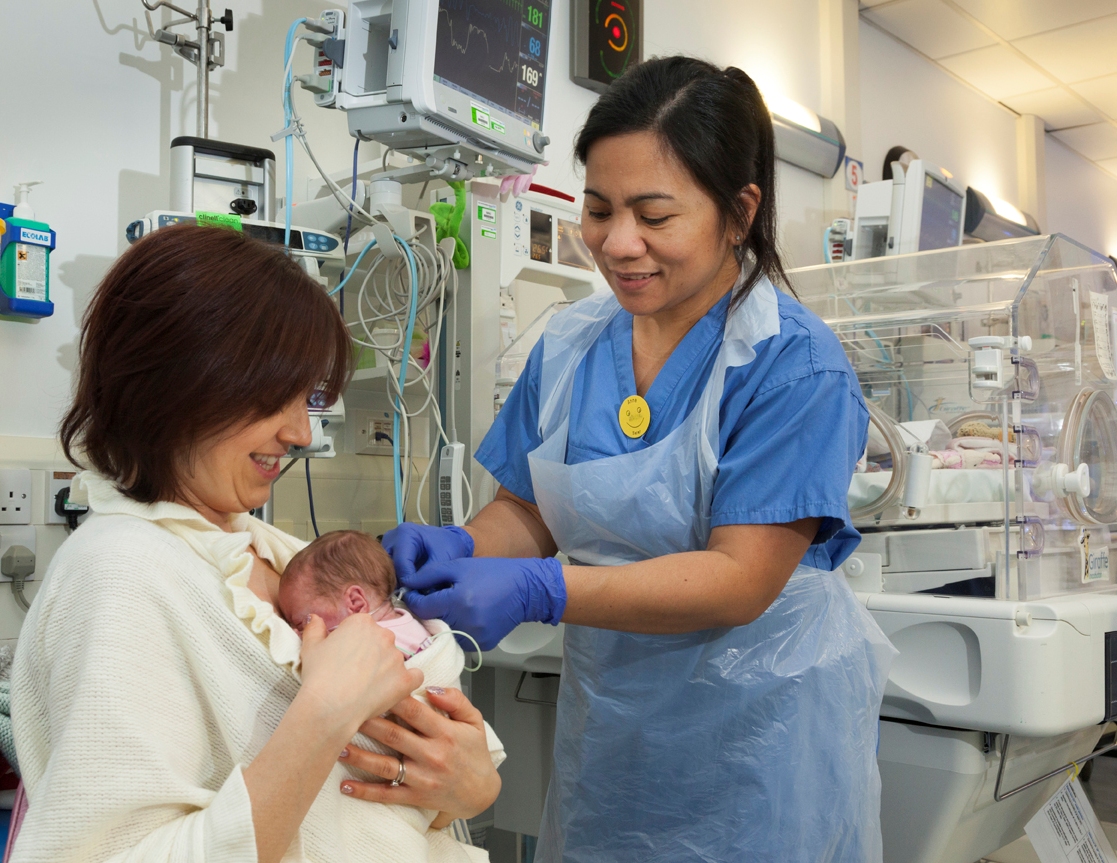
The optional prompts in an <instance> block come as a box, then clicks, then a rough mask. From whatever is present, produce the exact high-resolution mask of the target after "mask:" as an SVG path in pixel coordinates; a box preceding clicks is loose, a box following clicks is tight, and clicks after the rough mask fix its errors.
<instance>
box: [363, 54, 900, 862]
mask: <svg viewBox="0 0 1117 863" xmlns="http://www.w3.org/2000/svg"><path fill="white" fill-rule="evenodd" d="M575 155H576V156H577V158H578V160H579V161H580V162H581V163H583V164H584V165H585V206H584V210H583V218H582V231H583V237H584V239H585V241H586V244H587V245H588V246H589V248H590V250H591V251H592V253H593V256H594V260H595V261H596V262H597V265H598V266H599V267H600V268H601V271H602V273H603V274H604V276H605V278H606V279H607V280H608V283H609V286H610V287H611V288H612V293H610V294H605V295H595V296H592V297H590V298H588V299H585V300H582V301H581V302H578V303H576V304H574V305H573V306H572V307H570V308H568V309H566V310H565V311H563V312H560V313H559V314H557V315H555V316H554V318H552V320H551V321H550V323H549V324H548V326H547V329H546V332H545V335H544V336H543V339H542V340H541V342H540V343H539V344H538V345H537V346H536V348H535V350H534V351H533V352H532V354H531V357H530V359H529V361H528V364H527V367H526V369H525V371H524V373H523V375H522V376H521V378H520V380H519V382H518V383H517V385H516V387H515V389H514V390H513V392H512V394H511V395H510V397H509V398H508V401H507V403H506V405H505V407H504V409H503V410H502V411H501V412H500V414H499V416H498V417H497V420H496V422H495V423H494V425H493V427H492V429H491V430H490V432H489V434H488V435H487V436H486V438H485V440H484V442H483V443H482V444H481V447H480V449H479V450H478V451H477V454H476V457H477V460H478V461H479V462H480V463H481V464H482V465H484V466H485V467H486V468H487V469H488V470H489V471H490V472H491V473H492V474H493V476H494V477H495V478H496V479H497V480H498V481H499V483H500V485H501V488H500V490H499V492H498V493H497V496H496V499H495V500H494V501H493V502H492V503H490V504H489V505H488V506H486V507H485V508H484V509H483V510H482V511H481V512H480V513H479V514H478V515H477V517H476V518H475V519H474V520H473V521H472V522H471V523H470V524H469V525H468V526H467V527H466V528H464V529H462V528H430V527H419V526H416V525H402V526H401V527H399V528H397V529H396V530H394V531H392V532H391V533H389V534H388V535H387V536H386V537H385V543H384V544H385V546H387V547H388V548H389V550H390V551H391V553H392V555H393V557H394V559H395V563H396V566H397V568H398V575H399V579H400V581H401V582H402V584H403V585H405V586H406V587H407V588H408V589H409V592H408V594H407V596H406V600H407V602H408V604H409V605H410V606H411V607H412V609H414V611H415V612H416V613H417V614H419V615H420V616H421V617H428V618H430V617H438V618H442V619H444V620H445V621H446V622H447V623H449V624H450V625H451V626H453V627H454V628H455V629H462V630H465V631H467V632H470V633H471V634H473V635H474V637H476V638H477V640H478V641H479V642H480V644H481V646H482V647H483V648H486V649H487V648H491V647H493V646H494V645H495V644H496V643H497V642H498V641H499V640H500V639H501V638H503V637H504V636H505V635H506V634H507V633H508V632H509V631H511V629H512V628H513V627H514V626H516V625H517V624H519V623H522V622H525V621H541V622H545V623H552V624H557V623H558V622H559V621H563V622H565V623H566V624H567V628H566V639H565V649H564V657H563V669H562V681H561V686H560V695H559V702H558V715H557V726H556V732H555V751H554V757H555V762H554V771H553V775H552V779H551V785H550V789H549V792H548V796H547V804H546V809H545V814H544V818H543V824H542V826H541V830H540V837H539V851H538V856H537V858H536V859H538V860H542V861H548V863H550V861H560V860H562V861H601V860H609V861H640V863H649V861H679V860H703V861H742V860H748V861H750V863H755V861H781V863H788V861H802V863H820V861H857V863H862V861H879V860H880V859H881V839H880V824H879V812H880V780H879V776H878V773H877V766H876V758H875V753H876V745H877V720H878V713H879V709H880V702H881V696H882V692H883V687H884V682H885V679H886V676H887V669H888V664H889V662H890V660H891V656H892V653H893V651H892V649H891V647H890V645H889V644H888V642H887V641H886V639H885V638H884V636H883V635H882V634H881V632H880V631H879V629H877V627H876V625H875V624H874V623H873V621H872V619H871V617H870V616H869V615H868V613H867V612H866V611H865V609H864V608H863V607H862V606H861V605H860V604H859V603H858V602H857V601H856V598H855V597H854V595H853V593H852V592H851V590H850V588H849V587H848V585H847V584H846V583H845V580H844V578H843V577H842V575H841V573H840V572H835V570H836V569H837V567H838V566H839V565H840V564H841V562H842V561H843V560H845V559H846V557H847V556H848V555H849V554H850V552H852V551H853V549H854V548H855V547H856V546H857V543H858V539H859V537H858V534H857V532H856V531H855V530H854V529H853V527H852V526H851V525H850V517H849V511H848V508H847V504H846V492H847V489H848V486H849V481H850V477H851V475H852V473H853V471H854V466H855V463H856V461H857V459H858V457H859V456H860V454H861V453H862V451H863V450H864V448H865V441H866V432H867V413H866V409H865V405H864V402H863V401H862V398H861V393H860V389H859V386H858V382H857V379H856V377H855V376H854V374H853V371H852V369H851V368H850V366H849V363H848V361H847V360H846V357H845V354H844V352H843V350H842V347H841V345H840V344H839V342H838V340H837V338H836V337H835V336H834V335H833V333H832V332H831V331H830V330H829V329H828V328H827V327H826V326H825V325H824V324H823V323H822V321H821V320H819V319H818V318H817V317H815V316H814V315H813V314H812V313H810V312H809V311H807V310H806V309H804V308H803V306H801V305H800V304H799V303H798V302H797V301H796V300H795V299H794V298H793V297H792V296H790V295H789V294H788V293H785V292H783V291H780V290H778V289H777V288H776V287H775V286H774V283H781V282H782V283H784V284H786V277H785V276H784V272H783V268H782V265H781V263H780V258H779V254H778V252H777V249H776V242H775V233H776V208H775V203H776V198H775V152H774V144H773V135H772V125H771V120H770V117H769V114H768V111H767V109H766V108H765V105H764V102H763V99H762V98H761V96H760V93H759V92H758V90H757V88H756V85H755V84H754V83H753V81H752V80H751V79H750V78H749V77H748V76H747V75H745V74H744V73H743V72H741V71H740V70H738V69H734V68H729V69H724V70H723V69H718V68H716V67H714V66H712V65H710V64H708V63H705V62H702V61H699V60H696V59H692V58H687V57H667V58H661V59H656V60H652V61H649V62H647V63H644V64H642V65H640V66H637V67H635V68H634V69H632V70H631V71H630V72H628V73H627V74H626V75H625V76H624V77H623V78H621V79H619V80H617V81H616V82H615V83H614V84H613V85H612V86H611V87H610V88H609V90H608V91H606V93H605V94H604V95H603V96H602V97H601V99H600V100H599V101H598V102H597V104H596V105H595V106H594V108H593V109H592V110H591V112H590V114H589V118H588V120H587V121H586V124H585V127H584V128H583V129H582V130H581V132H580V133H579V135H578V139H577V142H576V145H575ZM558 551H561V552H564V553H565V554H566V555H567V557H568V558H569V561H570V563H569V564H568V565H563V564H561V563H560V562H559V561H558V560H557V559H556V558H555V557H553V555H554V554H555V553H556V552H558Z"/></svg>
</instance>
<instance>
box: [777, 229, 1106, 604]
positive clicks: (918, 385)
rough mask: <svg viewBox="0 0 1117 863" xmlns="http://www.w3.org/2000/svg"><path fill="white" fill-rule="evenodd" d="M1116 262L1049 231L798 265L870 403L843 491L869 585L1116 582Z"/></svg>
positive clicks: (1070, 587) (1011, 589)
mask: <svg viewBox="0 0 1117 863" xmlns="http://www.w3.org/2000/svg"><path fill="white" fill-rule="evenodd" d="M1114 275H1115V274H1114V269H1113V265H1112V263H1111V262H1110V261H1109V260H1108V259H1107V258H1105V257H1102V256H1100V255H1098V254H1096V253H1094V252H1091V251H1089V250H1088V249H1085V248H1083V247H1082V246H1079V245H1077V244H1076V243H1074V242H1072V241H1070V240H1068V239H1066V238H1065V237H1061V236H1057V235H1056V236H1052V237H1034V238H1027V239H1021V240H1014V241H1008V242H1002V243H988V244H981V245H972V246H964V247H960V248H957V249H948V250H943V251H937V252H930V253H924V254H916V255H908V256H903V257H898V258H893V259H880V258H878V259H871V260H867V261H854V262H850V263H848V264H840V265H833V266H828V267H816V268H809V269H805V270H799V271H797V272H796V273H795V274H794V276H793V284H794V286H795V289H796V291H797V292H798V293H799V296H800V298H801V299H802V301H803V302H804V303H805V304H806V305H807V306H808V307H809V308H811V309H812V310H813V311H815V312H816V313H817V314H819V315H820V316H821V317H822V318H823V319H824V320H825V321H826V322H827V323H828V324H829V325H830V326H831V327H832V328H833V330H834V331H835V333H837V335H838V337H839V338H840V339H841V341H842V343H843V344H844V346H845V348H846V351H847V354H848V356H849V359H850V362H851V363H852V365H853V367H854V369H855V371H856V372H857V376H858V379H859V380H860V382H861V388H862V392H863V394H864V396H865V400H866V402H867V403H868V406H869V410H870V418H871V433H870V439H869V447H868V450H867V452H866V457H865V459H864V460H863V461H862V464H861V465H860V466H859V472H858V473H857V474H856V475H855V476H854V478H853V482H852V484H851V486H850V492H849V503H850V511H851V513H852V514H853V516H854V521H855V523H856V525H857V527H858V529H859V530H861V531H862V533H864V534H865V540H864V542H863V544H862V547H861V552H862V553H863V554H862V559H863V561H864V562H866V563H869V561H867V560H865V557H864V553H865V552H869V553H876V554H878V555H880V556H881V561H882V572H881V576H882V579H881V583H880V585H879V586H875V585H874V586H870V589H875V590H876V591H879V592H885V593H915V592H924V591H929V590H936V591H938V592H941V593H947V594H960V593H961V594H966V595H978V596H995V597H996V598H998V599H1020V600H1033V599H1041V598H1044V597H1051V596H1057V595H1061V594H1067V593H1074V592H1079V593H1081V592H1095V591H1099V590H1107V589H1111V588H1113V587H1114V584H1115V578H1117V571H1114V570H1111V568H1110V565H1109V556H1110V547H1111V544H1112V538H1111V535H1110V525H1111V524H1112V523H1114V522H1117V409H1115V408H1114V393H1115V392H1117V371H1115V368H1114V347H1113V336H1114V325H1113V324H1111V318H1112V316H1113V314H1114V312H1115V311H1117V301H1115V300H1112V299H1111V297H1112V295H1113V294H1114V292H1115V291H1117V281H1115V278H1114ZM959 528H962V529H959ZM889 533H895V534H897V537H896V538H889V539H888V540H883V539H882V538H881V537H882V536H884V535H887V534H889ZM855 569H856V567H855ZM871 569H872V567H871V566H867V567H866V574H867V573H868V572H869V571H870V570H871ZM851 574H853V573H851ZM857 577H858V578H859V579H860V585H861V586H869V585H868V582H869V581H871V580H872V576H868V578H867V579H866V575H863V574H861V573H858V576H857Z"/></svg>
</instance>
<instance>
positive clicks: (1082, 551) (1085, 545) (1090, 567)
mask: <svg viewBox="0 0 1117 863" xmlns="http://www.w3.org/2000/svg"><path fill="white" fill-rule="evenodd" d="M1078 564H1079V572H1081V573H1082V583H1083V584H1089V583H1090V582H1093V581H1109V543H1107V542H1106V538H1105V537H1104V536H1103V535H1102V534H1100V533H1094V532H1091V531H1088V530H1083V531H1082V532H1081V533H1080V534H1079V536H1078Z"/></svg>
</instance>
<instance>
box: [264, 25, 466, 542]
mask: <svg viewBox="0 0 1117 863" xmlns="http://www.w3.org/2000/svg"><path fill="white" fill-rule="evenodd" d="M309 38H310V37H308V36H306V35H303V36H300V37H298V39H297V40H296V43H297V42H298V41H308V40H309ZM294 54H295V52H294V49H293V48H292V51H291V56H290V57H289V58H288V62H287V66H286V69H285V70H284V89H285V91H286V95H287V100H288V104H289V105H290V109H291V134H292V135H293V136H294V137H295V139H296V140H298V142H299V144H300V146H301V147H302V148H303V150H304V151H305V152H306V154H307V156H308V157H309V158H310V161H311V163H312V164H313V165H314V167H315V170H317V172H318V174H319V176H320V177H321V178H322V180H323V182H324V183H325V184H326V187H327V188H328V189H329V190H330V193H331V194H332V195H333V197H334V199H335V200H336V201H337V202H338V203H339V204H340V205H341V207H342V208H343V209H345V210H349V211H351V212H352V213H353V214H354V216H356V217H360V218H361V219H363V220H364V221H366V222H368V223H372V222H374V221H375V217H374V216H373V215H372V214H371V213H370V212H369V211H367V210H365V209H364V208H363V207H362V206H361V205H360V204H358V203H357V201H355V200H354V199H353V198H352V197H351V196H350V195H349V194H348V193H347V192H346V191H345V190H344V189H342V188H341V187H340V186H339V185H338V184H337V183H336V182H335V181H334V180H333V179H332V178H331V177H330V176H329V175H328V174H327V173H326V171H325V170H324V169H323V168H322V166H321V164H320V163H319V162H318V159H317V157H316V156H315V155H314V151H313V149H312V148H311V146H310V142H309V141H308V140H307V137H306V130H305V128H304V127H303V124H302V118H301V116H300V115H299V113H298V110H297V109H296V108H295V101H294V83H295V80H294V77H293V76H291V71H292V67H293V63H294ZM289 76H290V77H289ZM391 152H393V151H392V150H391V149H390V148H389V149H387V150H385V153H384V157H383V165H382V167H383V166H386V163H387V159H388V157H389V156H390V154H391ZM424 230H429V227H428V226H427V225H425V224H424V225H421V226H420V228H419V230H417V231H416V233H415V235H414V236H412V237H408V238H407V244H408V246H410V247H411V251H412V254H413V256H414V260H415V271H416V276H415V281H414V283H412V281H411V273H410V270H409V268H408V267H407V266H406V265H405V262H404V261H402V260H401V261H397V262H396V265H395V270H394V272H386V273H385V275H384V278H383V279H382V280H380V281H381V282H382V285H378V284H377V282H378V279H377V274H378V273H379V271H380V268H381V266H382V265H385V264H386V262H387V261H388V258H387V257H386V256H385V255H384V254H383V250H380V254H379V255H377V257H376V258H375V260H374V261H373V262H372V263H371V264H370V265H369V267H368V269H367V270H366V272H365V276H364V279H363V281H362V283H361V288H360V290H359V292H358V295H357V318H358V320H357V321H356V322H347V324H346V326H347V327H348V328H349V329H350V330H352V329H353V328H355V327H356V326H357V325H359V326H360V327H361V329H362V330H363V331H364V335H365V337H366V339H367V341H366V340H365V339H361V338H358V337H357V336H356V335H354V334H352V333H351V334H350V338H352V340H353V342H354V343H355V344H357V345H358V346H360V347H362V348H364V349H371V350H375V351H376V352H378V353H380V354H381V355H382V356H384V358H385V360H386V361H387V368H386V370H385V371H386V375H385V381H386V387H385V390H386V394H387V395H388V397H389V399H390V400H392V402H393V404H395V400H394V397H395V396H398V398H399V402H398V404H399V413H400V437H401V438H402V441H400V442H399V452H400V464H399V465H396V466H395V468H394V469H396V470H399V471H400V473H401V475H402V476H401V483H402V485H403V489H404V491H403V494H402V497H403V501H404V506H405V507H406V504H407V501H408V500H409V497H410V491H411V484H412V474H413V472H414V468H415V465H414V457H413V455H412V440H411V422H410V421H411V420H412V419H413V418H415V417H416V416H420V415H421V414H423V413H424V412H425V411H427V410H429V411H430V412H431V418H432V419H433V420H434V421H435V428H436V432H437V435H436V438H435V441H436V444H435V446H434V447H433V449H432V451H430V452H428V453H427V467H426V469H425V470H424V471H423V473H422V476H421V478H420V481H419V485H418V487H417V490H416V491H417V494H418V498H417V500H416V508H417V510H418V512H419V516H420V520H421V521H423V522H424V523H426V522H425V519H423V517H422V499H421V496H422V492H423V489H424V488H425V486H426V481H427V479H428V478H429V476H430V471H431V467H432V465H433V463H434V461H435V460H436V458H437V451H438V449H439V446H438V442H439V441H446V442H447V443H449V442H450V440H451V437H450V436H448V435H447V434H446V429H445V427H444V425H443V422H442V416H441V412H440V411H439V409H438V402H437V399H436V398H435V396H434V369H435V367H436V365H437V364H436V360H437V355H438V348H439V344H440V343H441V340H442V327H443V321H444V319H445V304H446V285H447V282H448V281H450V280H451V279H452V280H453V288H452V293H451V302H455V303H456V301H457V292H458V277H457V272H456V271H455V269H454V266H453V260H452V256H451V255H447V254H446V253H445V252H444V251H443V250H442V248H441V247H438V246H436V247H435V251H434V252H432V251H431V250H430V249H429V248H427V247H426V246H425V245H423V244H422V243H420V242H415V241H416V239H417V238H418V236H419V234H421V233H422V232H423V231H424ZM385 269H386V270H387V269H389V268H388V267H386V266H385ZM405 272H406V273H407V275H406V276H404V273H405ZM405 279H406V282H407V284H406V285H405V284H404V281H405ZM370 282H371V283H372V288H371V290H370V288H369V284H370ZM396 285H398V288H396V287H395V286H396ZM412 293H414V294H415V296H416V313H415V314H416V319H417V320H418V318H419V316H420V315H422V316H423V318H422V322H421V324H422V330H423V332H425V333H426V336H427V339H428V343H429V344H430V362H429V363H428V365H427V367H426V368H425V369H424V368H422V367H421V366H420V365H419V363H418V362H417V361H416V360H415V359H414V358H413V357H412V356H411V345H404V344H403V341H404V336H405V327H404V326H403V325H402V324H403V320H404V319H405V318H406V316H407V315H408V314H409V312H410V305H411V302H410V300H411V295H412ZM435 303H437V312H436V313H435V315H434V320H433V321H431V319H430V317H431V315H430V313H431V312H433V311H434V309H432V308H431V307H432V305H434V304H435ZM377 309H379V310H380V311H377ZM377 323H391V324H395V325H396V330H397V332H398V333H399V336H398V338H397V339H396V340H395V341H394V342H392V343H390V344H383V343H380V342H378V341H377V340H376V339H375V338H374V337H373V332H372V330H373V328H374V327H375V324H377ZM370 325H371V326H370ZM432 325H433V326H432ZM452 326H453V334H452V344H451V346H450V349H451V351H452V354H451V362H450V369H451V371H450V379H449V381H448V386H449V387H450V392H449V399H450V407H451V419H450V425H451V430H452V432H451V434H452V438H453V441H454V442H457V417H456V397H455V386H456V384H457V361H458V356H457V354H458V351H457V341H458V340H457V326H458V320H457V305H456V304H455V306H454V321H453V324H452ZM432 330H433V332H432ZM401 362H402V363H405V364H406V365H407V367H408V368H409V369H412V368H413V369H414V370H415V372H416V374H415V377H414V378H413V379H411V380H408V381H407V383H406V386H408V387H412V386H419V387H421V388H422V389H426V398H425V399H424V400H423V402H422V405H421V406H420V407H419V408H418V409H417V410H411V409H410V406H409V405H408V402H407V400H406V399H405V397H404V393H403V392H401V391H400V389H401V388H400V385H399V382H398V380H397V378H398V371H399V369H398V363H401ZM420 392H421V390H420ZM463 482H464V484H465V486H466V492H467V494H468V496H469V508H468V514H467V516H466V518H467V519H468V518H469V517H470V515H471V514H472V511H473V491H472V488H471V487H470V483H469V481H468V479H465V478H464V477H463Z"/></svg>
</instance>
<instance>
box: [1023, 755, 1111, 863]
mask: <svg viewBox="0 0 1117 863" xmlns="http://www.w3.org/2000/svg"><path fill="white" fill-rule="evenodd" d="M1024 832H1025V833H1027V834H1028V838H1029V839H1030V840H1031V841H1032V848H1034V849H1035V852H1036V856H1037V857H1039V859H1040V863H1071V861H1073V863H1117V855H1115V854H1114V853H1113V846H1111V845H1110V844H1109V839H1108V838H1106V835H1105V831H1103V830H1102V827H1101V823H1100V822H1099V821H1098V816H1097V815H1095V814H1094V809H1093V807H1092V806H1091V805H1090V801H1089V799H1088V798H1087V797H1086V792H1085V791H1083V790H1082V783H1080V782H1079V781H1078V777H1077V776H1073V777H1071V778H1070V779H1068V780H1067V781H1066V782H1064V783H1063V786H1062V787H1061V788H1060V789H1059V790H1058V791H1056V792H1055V796H1053V797H1052V798H1051V799H1050V800H1048V801H1047V802H1046V803H1045V804H1044V805H1043V808H1042V809H1040V810H1039V812H1037V813H1036V814H1035V815H1034V816H1033V817H1032V820H1031V821H1029V822H1028V823H1027V824H1025V825H1024Z"/></svg>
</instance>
